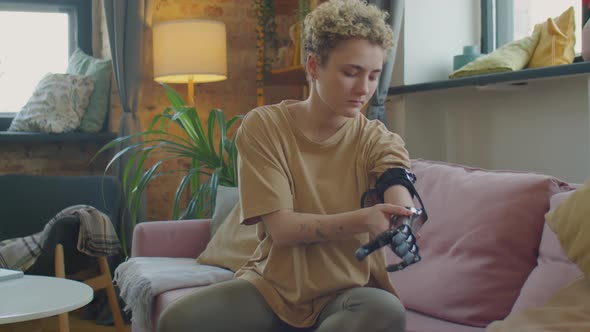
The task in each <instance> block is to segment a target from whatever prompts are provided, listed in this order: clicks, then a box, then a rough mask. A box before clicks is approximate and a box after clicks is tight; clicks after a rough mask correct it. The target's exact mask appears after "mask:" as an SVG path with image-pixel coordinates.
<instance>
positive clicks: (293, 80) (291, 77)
mask: <svg viewBox="0 0 590 332" xmlns="http://www.w3.org/2000/svg"><path fill="white" fill-rule="evenodd" d="M268 83H269V84H273V85H305V84H307V81H306V80H305V70H303V66H295V67H287V68H280V69H273V70H272V71H271V77H270V81H269V82H268Z"/></svg>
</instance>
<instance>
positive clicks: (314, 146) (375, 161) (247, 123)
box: [236, 102, 410, 327]
mask: <svg viewBox="0 0 590 332" xmlns="http://www.w3.org/2000/svg"><path fill="white" fill-rule="evenodd" d="M288 103H290V102H282V103H281V104H278V105H271V106H263V107H259V108H257V109H255V110H253V111H251V112H249V113H248V114H247V116H246V118H245V119H244V121H243V122H242V125H241V127H240V129H239V130H238V132H237V135H236V145H237V147H238V151H239V155H240V163H239V179H240V186H239V189H240V199H241V209H242V216H241V221H242V222H243V221H244V220H246V221H247V222H256V221H259V220H257V218H255V217H257V216H261V215H265V214H268V213H271V212H274V211H277V210H280V209H293V210H294V211H295V212H301V213H311V214H336V213H343V212H348V211H352V210H356V209H358V208H359V207H360V198H361V195H362V193H363V192H364V191H366V190H367V189H369V186H370V185H371V186H374V184H375V181H376V179H377V177H378V176H379V175H381V173H382V172H383V171H385V170H387V169H389V168H392V167H405V168H407V169H409V168H410V160H409V157H408V153H407V151H406V149H405V147H404V142H403V141H402V139H401V138H400V137H399V136H398V135H397V134H394V133H392V132H390V131H388V130H387V129H386V128H385V126H384V125H383V124H382V123H380V122H378V121H369V120H368V119H367V118H366V117H365V116H364V115H362V114H359V115H358V116H356V117H355V118H352V119H348V120H347V122H346V124H344V125H343V126H342V127H341V128H340V129H338V131H337V132H336V133H335V134H334V135H332V136H331V137H330V138H328V139H326V140H324V141H322V142H314V141H311V140H309V139H308V138H307V137H305V135H304V134H303V133H302V132H301V131H300V130H299V129H298V128H297V127H296V125H295V123H294V119H293V118H292V116H291V114H290V113H289V111H288V109H287V105H288ZM249 227H256V229H257V232H258V236H259V239H260V240H261V242H260V245H259V246H258V247H257V248H256V251H255V252H254V254H253V256H252V258H251V259H250V260H249V261H248V263H246V265H245V266H244V267H242V268H241V269H240V270H239V271H238V272H237V273H236V277H237V278H240V279H245V280H247V281H249V282H251V283H252V284H253V285H254V286H255V287H256V288H257V289H258V290H259V291H260V293H261V294H262V295H263V296H264V298H265V299H266V301H267V303H268V304H269V305H270V306H271V307H272V309H273V311H274V312H275V313H276V314H277V315H278V316H279V317H280V318H281V319H282V320H284V321H285V322H287V323H289V324H291V325H293V326H296V327H309V326H311V325H313V324H314V323H315V321H316V319H317V317H318V315H319V314H320V312H321V310H322V309H323V308H324V306H325V305H326V304H327V303H328V302H329V301H330V300H332V299H333V298H334V297H335V296H336V295H338V293H340V292H342V291H344V290H347V289H350V288H353V287H361V286H366V285H371V286H375V287H379V288H381V289H384V290H387V291H389V292H391V293H393V294H396V292H395V289H394V287H393V285H392V283H391V281H390V280H389V276H388V274H387V271H386V270H385V266H386V264H385V255H384V251H383V249H382V250H379V252H378V253H374V254H372V255H370V256H369V257H368V258H367V259H366V260H364V261H362V262H358V261H357V260H356V258H355V254H354V253H355V251H356V249H358V247H359V246H361V245H362V244H365V243H367V242H368V241H369V234H368V233H364V234H357V235H356V236H353V237H350V238H346V239H341V240H338V241H328V242H322V243H318V244H312V245H300V246H293V247H276V246H275V245H274V244H273V239H272V238H271V237H270V235H269V234H266V232H265V229H264V224H263V223H257V224H256V226H249Z"/></svg>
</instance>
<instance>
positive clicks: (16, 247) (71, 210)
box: [0, 205, 121, 271]
mask: <svg viewBox="0 0 590 332" xmlns="http://www.w3.org/2000/svg"><path fill="white" fill-rule="evenodd" d="M69 216H75V217H78V220H79V221H80V232H79V234H78V243H77V248H78V250H79V251H81V252H83V253H85V254H87V255H90V256H95V257H96V256H111V255H115V254H116V253H118V252H119V250H120V249H121V244H120V242H119V238H118V237H117V233H116V232H115V229H114V227H113V224H112V223H111V220H110V219H109V217H108V216H106V215H105V214H104V213H102V212H100V211H99V210H97V209H96V208H94V207H92V206H89V205H73V206H70V207H67V208H65V209H63V210H61V211H60V212H58V213H57V214H56V215H55V216H54V217H53V218H51V220H49V221H48V222H47V224H45V227H43V230H42V231H41V232H39V233H36V234H33V235H29V236H25V237H21V238H15V239H8V240H4V241H0V267H2V268H6V269H13V270H21V271H26V270H27V269H29V268H30V267H31V266H33V264H35V261H36V260H37V258H38V257H39V255H41V253H42V251H43V246H44V244H45V241H47V237H48V236H49V233H50V231H51V228H52V227H53V226H54V225H55V224H56V223H57V222H58V221H59V220H60V219H62V218H64V217H69Z"/></svg>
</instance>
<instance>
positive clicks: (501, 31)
mask: <svg viewBox="0 0 590 332" xmlns="http://www.w3.org/2000/svg"><path fill="white" fill-rule="evenodd" d="M512 8H514V1H513V0H502V1H497V0H481V45H482V46H481V53H484V54H487V53H491V52H493V51H494V50H495V49H497V48H499V47H501V46H502V45H504V44H506V43H509V42H511V41H512V40H513V39H514V11H513V10H512Z"/></svg>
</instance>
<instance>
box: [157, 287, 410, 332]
mask: <svg viewBox="0 0 590 332" xmlns="http://www.w3.org/2000/svg"><path fill="white" fill-rule="evenodd" d="M405 323H406V314H405V309H404V307H403V306H402V304H401V302H400V301H399V300H398V298H397V297H395V296H394V295H392V294H390V293H389V292H386V291H384V290H381V289H377V288H369V287H362V288H353V289H350V290H348V291H346V292H344V293H342V294H340V295H339V296H337V297H336V298H335V299H334V300H333V301H332V302H330V303H328V305H327V306H326V307H325V308H324V310H323V311H322V312H321V314H320V316H319V318H318V320H317V322H316V325H314V326H312V327H310V328H305V329H300V328H294V327H291V326H289V325H288V324H286V323H285V322H283V321H281V319H279V318H278V316H277V315H275V313H274V312H273V311H272V309H271V308H270V306H269V305H268V304H267V303H266V301H265V300H264V298H263V297H262V295H260V293H259V292H258V290H257V289H256V288H255V287H254V286H253V285H252V284H250V283H249V282H247V281H244V280H240V279H236V280H230V281H225V282H221V283H217V284H215V285H210V286H207V287H204V288H201V289H199V290H197V291H195V292H192V293H190V294H187V295H185V296H183V297H181V298H179V299H178V300H176V301H175V302H173V303H172V304H170V305H169V306H168V307H167V308H166V309H164V311H163V312H162V314H161V315H160V320H159V321H158V330H157V331H158V332H188V331H191V332H234V331H235V332H290V331H294V332H295V331H296V332H300V331H306V332H307V331H309V332H312V331H313V332H346V331H351V332H352V331H359V332H361V331H362V332H364V331H372V332H381V331H383V332H402V331H404V330H405Z"/></svg>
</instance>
